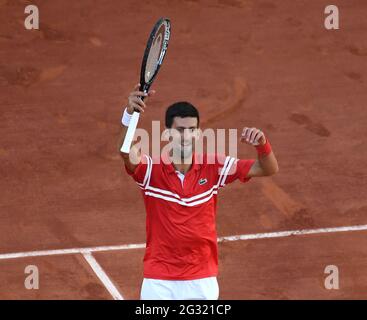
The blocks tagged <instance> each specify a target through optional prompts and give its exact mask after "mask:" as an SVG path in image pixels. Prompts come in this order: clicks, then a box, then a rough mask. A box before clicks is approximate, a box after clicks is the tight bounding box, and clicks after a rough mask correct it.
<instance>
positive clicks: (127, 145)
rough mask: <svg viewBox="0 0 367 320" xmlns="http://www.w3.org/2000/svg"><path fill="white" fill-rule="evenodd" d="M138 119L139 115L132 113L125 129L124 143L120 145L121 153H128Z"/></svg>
mask: <svg viewBox="0 0 367 320" xmlns="http://www.w3.org/2000/svg"><path fill="white" fill-rule="evenodd" d="M139 117H140V113H139V112H136V111H134V113H133V114H132V116H131V119H130V123H129V127H128V128H127V132H126V136H125V140H124V143H123V144H122V147H121V149H120V151H121V152H123V153H130V148H131V143H132V142H133V140H134V135H135V131H136V127H137V125H138V121H139Z"/></svg>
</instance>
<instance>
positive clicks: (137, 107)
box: [131, 102, 144, 112]
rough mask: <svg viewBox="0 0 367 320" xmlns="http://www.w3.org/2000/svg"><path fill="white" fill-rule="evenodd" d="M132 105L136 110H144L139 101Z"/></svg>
mask: <svg viewBox="0 0 367 320" xmlns="http://www.w3.org/2000/svg"><path fill="white" fill-rule="evenodd" d="M131 106H132V107H133V108H134V110H135V111H140V112H144V108H143V107H141V106H140V105H138V104H137V103H134V102H133V103H131Z"/></svg>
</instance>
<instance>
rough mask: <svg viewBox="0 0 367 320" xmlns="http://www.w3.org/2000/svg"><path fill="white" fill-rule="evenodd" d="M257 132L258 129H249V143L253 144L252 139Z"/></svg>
mask: <svg viewBox="0 0 367 320" xmlns="http://www.w3.org/2000/svg"><path fill="white" fill-rule="evenodd" d="M257 132H258V129H256V128H251V134H250V137H249V138H250V143H253V142H254V138H255V135H256V134H257Z"/></svg>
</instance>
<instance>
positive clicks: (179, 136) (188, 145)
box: [170, 117, 198, 159]
mask: <svg viewBox="0 0 367 320" xmlns="http://www.w3.org/2000/svg"><path fill="white" fill-rule="evenodd" d="M170 132H171V135H172V136H173V140H172V144H173V147H174V150H175V151H176V152H179V154H180V155H181V158H182V159H185V158H187V157H191V156H192V152H193V144H194V141H195V140H197V139H198V119H197V118H195V117H185V118H180V117H175V118H174V119H173V123H172V127H171V130H170Z"/></svg>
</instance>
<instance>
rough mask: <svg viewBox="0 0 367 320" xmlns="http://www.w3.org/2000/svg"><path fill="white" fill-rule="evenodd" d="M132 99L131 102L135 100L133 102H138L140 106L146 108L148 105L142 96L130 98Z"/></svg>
mask: <svg viewBox="0 0 367 320" xmlns="http://www.w3.org/2000/svg"><path fill="white" fill-rule="evenodd" d="M130 101H131V102H133V103H136V104H138V105H139V106H141V107H142V108H146V107H147V106H146V104H145V103H144V101H143V100H141V99H140V98H138V97H132V98H131V99H130Z"/></svg>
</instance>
